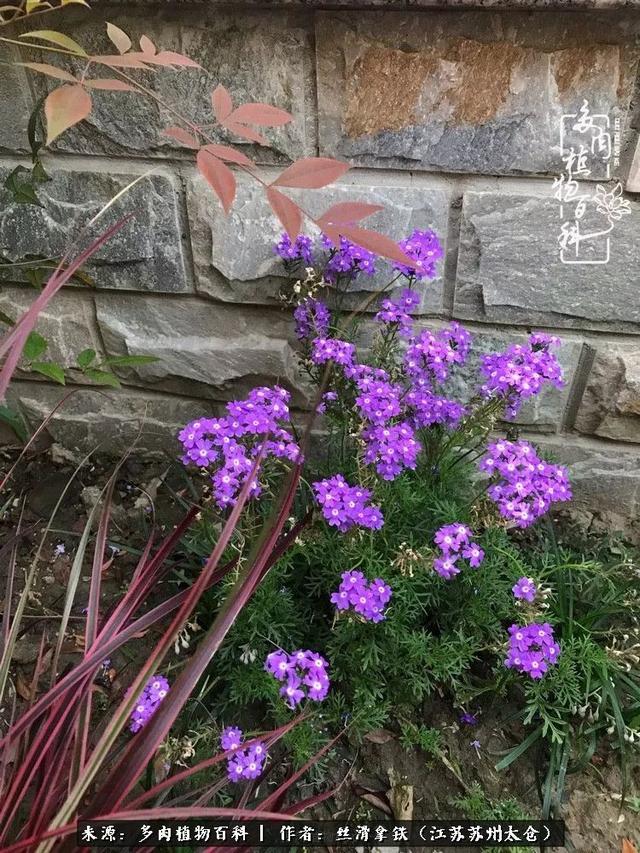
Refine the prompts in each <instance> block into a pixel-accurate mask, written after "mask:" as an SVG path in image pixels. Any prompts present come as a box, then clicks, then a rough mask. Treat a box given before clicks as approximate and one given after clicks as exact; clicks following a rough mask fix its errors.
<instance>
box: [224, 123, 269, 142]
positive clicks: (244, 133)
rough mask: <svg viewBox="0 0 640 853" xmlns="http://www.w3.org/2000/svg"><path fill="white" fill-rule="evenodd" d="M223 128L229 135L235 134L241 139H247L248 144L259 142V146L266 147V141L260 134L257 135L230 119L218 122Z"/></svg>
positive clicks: (252, 130) (249, 128)
mask: <svg viewBox="0 0 640 853" xmlns="http://www.w3.org/2000/svg"><path fill="white" fill-rule="evenodd" d="M220 123H221V124H222V126H223V127H226V128H227V130H230V131H231V133H235V135H236V136H240V137H242V139H248V140H249V141H250V142H259V143H260V145H268V144H269V143H268V142H267V140H266V139H265V138H264V136H262V134H260V133H258V132H257V131H256V130H254V129H253V128H252V127H247V126H246V125H245V124H238V123H237V122H235V121H231V120H230V119H226V120H225V121H223V122H220Z"/></svg>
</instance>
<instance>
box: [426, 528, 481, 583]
mask: <svg viewBox="0 0 640 853" xmlns="http://www.w3.org/2000/svg"><path fill="white" fill-rule="evenodd" d="M472 537H473V533H472V531H471V529H470V528H469V527H467V525H466V524H460V523H458V522H456V524H445V525H444V527H441V528H440V530H437V531H436V535H435V536H434V540H433V541H434V542H435V544H436V545H437V546H438V547H439V548H440V551H441V552H442V556H441V557H437V558H436V559H435V560H434V561H433V568H434V569H435V570H436V572H437V573H438V574H439V575H440V577H442V578H444V579H445V580H447V581H450V580H451V579H452V578H453V577H454V576H455V575H458V574H460V566H458V559H459V558H460V557H463V558H464V559H465V560H468V561H469V565H470V566H471V568H472V569H477V568H478V566H479V565H480V564H481V563H482V561H483V560H484V551H483V550H482V548H481V547H480V546H479V545H478V544H477V543H476V542H472V541H471V539H472Z"/></svg>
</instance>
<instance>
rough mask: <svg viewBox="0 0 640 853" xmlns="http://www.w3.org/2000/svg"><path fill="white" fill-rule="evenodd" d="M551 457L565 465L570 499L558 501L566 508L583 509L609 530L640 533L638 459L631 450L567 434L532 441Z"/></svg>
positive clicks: (636, 536)
mask: <svg viewBox="0 0 640 853" xmlns="http://www.w3.org/2000/svg"><path fill="white" fill-rule="evenodd" d="M535 443H536V445H537V446H539V447H540V448H541V449H542V450H543V451H545V452H546V453H547V454H550V456H551V457H552V458H553V460H554V461H556V462H560V463H562V464H563V465H566V466H567V467H568V469H569V479H570V481H571V487H572V490H573V500H572V501H571V503H568V504H558V507H559V508H562V509H564V508H567V509H569V510H570V511H571V510H575V509H583V510H586V511H588V512H590V513H593V514H595V515H596V516H598V517H599V519H600V520H601V521H604V522H605V524H606V529H607V531H608V532H609V533H611V532H613V531H624V532H626V533H628V534H629V535H630V536H631V537H632V538H633V539H635V540H636V541H637V540H638V538H639V537H640V523H639V519H640V463H639V460H638V453H637V452H634V451H629V452H626V451H623V450H619V449H614V450H611V449H609V448H606V447H602V445H597V444H596V443H595V442H590V441H580V440H579V439H572V438H571V437H570V436H562V437H560V436H559V437H558V438H555V439H551V438H549V439H544V441H536V442H535Z"/></svg>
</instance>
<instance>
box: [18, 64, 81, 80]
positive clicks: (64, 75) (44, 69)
mask: <svg viewBox="0 0 640 853" xmlns="http://www.w3.org/2000/svg"><path fill="white" fill-rule="evenodd" d="M16 65H23V66H24V67H25V68H30V69H31V70H32V71H39V72H40V74H47V75H48V76H49V77H55V78H56V79H57V80H66V81H67V82H68V83H76V82H77V81H76V78H75V77H74V76H73V74H69V72H68V71H64V70H63V69H62V68H57V67H56V66H55V65H48V64H47V63H46V62H17V63H16Z"/></svg>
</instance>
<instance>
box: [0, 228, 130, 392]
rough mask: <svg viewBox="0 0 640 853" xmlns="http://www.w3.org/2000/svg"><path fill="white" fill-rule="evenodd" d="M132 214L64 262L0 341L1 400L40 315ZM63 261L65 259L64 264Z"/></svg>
mask: <svg viewBox="0 0 640 853" xmlns="http://www.w3.org/2000/svg"><path fill="white" fill-rule="evenodd" d="M130 218H131V215H129V216H125V217H123V218H122V219H120V220H119V221H118V222H116V223H115V225H113V226H111V228H109V229H108V230H107V231H105V232H104V234H102V235H101V236H100V237H98V238H97V239H96V240H94V241H93V242H92V243H91V245H90V246H89V247H88V248H87V249H85V250H84V251H82V252H80V254H79V255H77V256H76V257H75V258H74V259H73V260H72V261H71V262H70V263H69V265H68V266H66V267H64V268H62V267H61V266H60V265H59V266H58V268H57V269H56V270H55V271H54V273H53V274H52V275H51V276H50V277H49V280H48V281H47V283H46V285H45V286H44V288H43V289H42V291H41V293H40V294H39V295H38V296H37V297H36V298H35V299H34V301H33V302H32V304H31V305H30V307H29V308H28V309H27V310H26V311H25V313H24V314H23V315H22V317H21V318H20V319H19V320H18V321H17V322H16V323H15V325H14V326H13V327H12V328H11V330H10V331H9V332H7V334H6V335H5V337H4V338H2V340H0V358H5V361H4V363H3V365H2V367H1V368H0V400H2V399H4V396H5V394H6V393H7V387H8V385H9V382H10V380H11V377H12V376H13V373H14V371H15V369H16V366H17V364H18V361H19V360H20V356H21V355H22V350H23V348H24V344H25V341H26V340H27V337H28V336H29V333H30V332H32V331H33V329H34V327H35V325H36V322H37V320H38V315H39V314H40V312H41V311H42V310H43V309H44V308H45V307H46V306H47V304H48V303H49V302H50V301H51V299H52V298H53V297H54V296H55V294H56V293H57V292H58V291H59V290H60V288H61V287H63V286H64V285H65V284H67V283H68V282H69V281H70V279H71V278H72V277H73V276H74V275H75V273H76V272H77V271H78V270H79V269H80V267H81V266H82V265H83V264H84V263H85V261H87V260H89V258H91V257H92V255H95V253H96V252H97V251H98V250H99V249H100V248H101V247H102V246H103V245H104V244H105V243H106V242H107V241H108V240H109V239H110V238H111V237H113V235H114V234H116V233H117V232H118V231H119V230H120V229H121V228H122V227H123V225H124V224H125V223H126V222H128V220H129V219H130ZM62 263H63V262H62V261H61V262H60V264H62Z"/></svg>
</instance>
